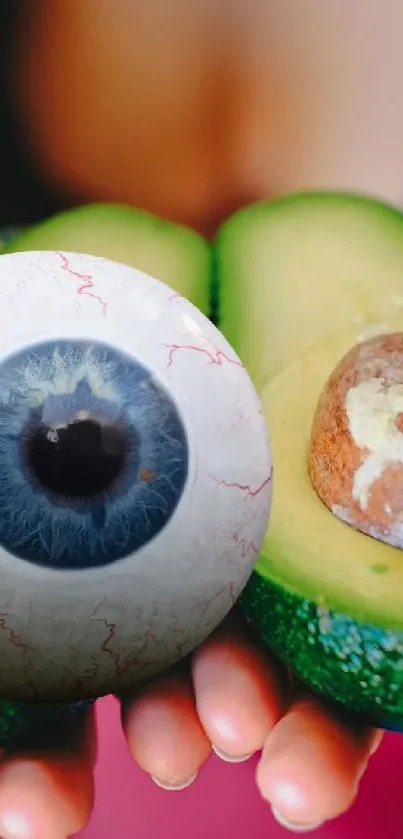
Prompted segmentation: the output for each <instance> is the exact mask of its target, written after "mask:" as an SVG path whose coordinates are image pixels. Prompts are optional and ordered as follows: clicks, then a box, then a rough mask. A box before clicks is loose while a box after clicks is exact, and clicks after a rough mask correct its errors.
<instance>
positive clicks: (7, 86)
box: [0, 0, 403, 234]
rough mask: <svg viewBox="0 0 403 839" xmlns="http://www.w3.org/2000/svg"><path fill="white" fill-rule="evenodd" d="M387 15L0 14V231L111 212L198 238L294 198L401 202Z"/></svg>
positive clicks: (124, 3) (345, 5) (5, 7)
mask: <svg viewBox="0 0 403 839" xmlns="http://www.w3.org/2000/svg"><path fill="white" fill-rule="evenodd" d="M402 28H403V6H402V4H401V3H400V2H399V0H383V2H382V3H380V2H379V0H355V2H354V3H351V0H327V2H326V3H323V2H322V0H305V1H304V3H300V2H298V0H270V2H268V0H220V2H217V0H157V1H156V2H154V3H150V4H147V3H140V2H139V0H114V2H113V3H111V2H108V0H69V2H66V0H52V2H49V0H35V2H34V3H33V2H32V0H31V1H30V0H7V2H4V3H3V4H2V6H1V9H0V39H1V43H0V60H1V63H2V73H1V78H0V82H1V90H0V94H1V107H0V113H1V120H2V123H1V131H0V142H1V158H0V159H1V166H2V178H1V193H0V224H12V225H14V224H17V223H29V222H31V221H36V220H38V219H39V218H43V217H44V216H46V215H49V214H50V213H51V212H53V211H54V210H56V209H60V208H62V207H64V206H69V205H72V204H73V205H74V204H78V203H85V202H89V201H94V200H96V201H113V202H123V203H128V204H132V205H135V206H139V207H141V208H144V209H149V210H151V211H153V212H155V213H157V214H160V215H162V216H163V217H166V218H169V219H172V220H175V221H182V222H185V223H187V224H189V225H191V226H193V227H195V228H196V229H198V230H200V231H201V232H204V233H206V234H210V233H211V232H212V231H213V230H214V229H215V227H216V226H217V224H218V223H219V221H220V220H221V219H222V218H224V217H225V216H226V215H228V214H229V212H231V211H232V210H233V209H235V208H236V207H238V206H240V205H242V204H245V203H248V202H250V201H251V200H254V199H258V198H261V197H267V196H270V195H274V194H279V193H283V192H289V191H296V190H299V189H305V188H316V187H318V188H328V187H329V188H332V187H334V188H346V189H357V190H359V191H364V192H370V193H374V194H377V195H381V196H382V197H385V198H387V199H389V200H390V201H393V202H400V201H401V199H402V198H403V155H402V152H401V149H402V147H403V108H402V105H401V90H400V88H401V76H402V70H403V57H402V52H401V32H402Z"/></svg>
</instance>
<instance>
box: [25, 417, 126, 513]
mask: <svg viewBox="0 0 403 839" xmlns="http://www.w3.org/2000/svg"><path fill="white" fill-rule="evenodd" d="M128 454H129V443H128V440H127V438H126V436H125V434H124V432H123V430H122V428H120V427H119V426H118V425H114V424H112V423H109V424H108V423H101V422H99V421H98V420H96V419H92V418H86V419H75V420H74V421H73V422H71V423H70V424H69V425H66V426H64V427H63V428H57V429H55V428H50V427H48V426H46V425H44V424H42V423H41V424H39V425H38V426H36V428H35V429H33V430H32V433H31V435H30V436H29V439H28V440H27V441H26V449H25V456H26V458H27V462H28V466H29V468H30V470H31V472H32V473H33V474H34V476H35V478H36V480H37V481H39V483H40V484H41V485H42V486H43V487H44V488H46V489H48V490H49V491H50V492H53V493H55V494H56V495H61V496H64V497H66V496H68V497H70V498H80V497H81V498H82V497H89V496H96V495H99V494H100V493H102V492H105V491H106V490H108V489H110V487H111V486H112V485H113V484H114V483H115V481H116V480H117V478H118V477H119V475H120V473H121V472H122V470H123V469H124V466H125V463H126V461H127V457H128Z"/></svg>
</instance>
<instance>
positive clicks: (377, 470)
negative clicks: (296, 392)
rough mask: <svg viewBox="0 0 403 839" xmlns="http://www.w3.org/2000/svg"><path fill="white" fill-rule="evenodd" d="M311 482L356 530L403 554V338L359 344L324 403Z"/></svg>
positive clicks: (387, 337)
mask: <svg viewBox="0 0 403 839" xmlns="http://www.w3.org/2000/svg"><path fill="white" fill-rule="evenodd" d="M309 475H310V479H311V482H312V485H313V487H314V489H315V490H316V492H317V494H318V495H319V497H320V498H321V499H322V501H323V502H324V503H325V504H326V506H327V507H329V509H330V510H332V512H333V513H334V515H336V516H337V517H338V518H340V519H342V520H343V521H345V522H347V523H348V524H350V525H351V526H352V527H354V528H355V529H356V530H360V531H362V532H363V533H367V534H368V535H370V536H373V537H374V538H376V539H380V540H381V541H383V542H387V543H389V544H391V545H395V546H396V547H399V548H403V333H394V334H391V335H382V336H378V337H376V338H372V339H370V340H369V341H365V342H364V343H362V344H357V346H355V347H354V348H353V349H352V350H350V352H349V353H347V355H346V356H345V357H344V358H343V359H342V360H341V362H340V363H339V364H338V366H337V367H336V369H335V370H334V371H333V373H332V375H331V376H330V379H329V380H328V382H327V384H326V385H325V388H324V390H323V392H322V395H321V397H320V399H319V403H318V406H317V410H316V414H315V417H314V421H313V425H312V435H311V447H310V453H309Z"/></svg>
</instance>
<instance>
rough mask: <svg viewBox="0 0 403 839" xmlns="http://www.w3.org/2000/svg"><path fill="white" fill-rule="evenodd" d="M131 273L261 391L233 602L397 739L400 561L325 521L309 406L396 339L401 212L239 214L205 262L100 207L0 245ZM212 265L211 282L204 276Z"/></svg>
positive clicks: (331, 198) (347, 202) (402, 633)
mask: <svg viewBox="0 0 403 839" xmlns="http://www.w3.org/2000/svg"><path fill="white" fill-rule="evenodd" d="M46 249H47V250H59V249H60V250H70V251H78V252H84V253H92V254H94V255H97V256H104V257H108V258H111V259H116V260H118V261H121V262H124V263H126V264H129V265H132V266H133V267H135V268H138V269H140V270H143V271H145V272H147V273H149V274H151V275H153V276H156V277H157V278H158V279H160V280H162V281H164V282H165V283H167V284H168V285H170V286H171V287H172V288H173V289H174V290H175V291H177V292H178V293H180V294H182V295H183V296H185V297H187V298H188V299H189V300H190V301H191V302H192V303H193V304H194V305H196V306H197V307H198V308H199V309H201V310H202V311H203V312H204V313H205V314H207V315H208V314H211V301H212V298H211V290H212V289H213V290H215V292H217V290H218V315H219V326H220V328H221V329H222V331H223V332H224V334H225V335H226V337H227V339H228V340H229V341H230V343H231V344H232V345H233V346H234V349H235V350H236V351H237V352H238V354H239V355H240V357H241V358H242V360H243V362H244V363H245V365H246V367H247V368H248V371H249V373H250V375H251V376H252V379H253V380H254V383H255V386H256V388H257V390H258V393H259V395H260V398H261V400H262V405H263V409H264V413H265V417H266V420H267V423H268V426H269V431H270V435H271V440H272V449H273V455H274V469H275V474H274V498H273V505H272V514H271V519H270V524H269V528H268V532H267V535H266V539H265V542H264V545H263V549H262V552H261V555H260V557H259V560H258V562H257V565H256V567H255V570H254V572H253V574H252V577H251V579H250V581H249V583H248V585H247V587H246V589H245V591H244V593H243V596H242V598H241V605H242V608H243V610H244V612H245V615H246V617H247V618H248V620H249V621H250V622H251V623H253V624H254V626H255V627H256V629H257V630H258V632H259V633H260V635H261V636H262V638H263V639H264V640H265V641H266V642H267V644H268V646H269V647H270V648H271V649H272V650H273V651H274V652H275V653H276V654H277V655H278V656H279V658H280V659H281V660H282V661H283V662H285V663H286V664H287V665H288V666H289V667H290V668H291V669H292V670H293V671H294V672H295V674H296V675H297V676H299V678H300V679H301V680H302V681H303V682H304V683H305V684H307V685H309V686H310V687H311V688H312V689H313V690H314V691H315V692H317V693H318V694H320V695H322V696H324V697H327V698H328V699H329V700H332V701H336V703H341V705H342V706H344V707H346V708H348V709H351V710H352V711H355V712H359V714H360V717H361V719H363V718H365V719H366V720H367V721H368V722H370V723H371V724H374V725H378V726H381V727H385V728H394V729H397V730H402V729H403V552H401V551H399V550H397V549H394V548H391V547H389V546H386V545H384V544H382V543H380V542H376V541H375V540H373V539H371V538H370V537H368V536H364V535H363V534H360V533H358V532H355V531H354V530H352V528H350V527H348V525H345V524H343V523H342V522H340V521H339V520H337V519H336V518H335V517H334V516H333V515H332V514H331V513H330V512H329V511H328V510H327V508H326V507H325V506H324V505H323V504H322V502H321V501H320V500H319V499H318V497H317V495H316V493H315V492H314V490H313V489H312V487H311V484H310V481H309V477H308V468H307V458H308V447H309V440H310V432H311V423H312V420H313V416H314V412H315V408H316V403H317V400H318V398H319V395H320V392H321V390H322V388H323V386H324V384H325V382H326V380H327V378H328V377H329V375H330V373H331V372H332V370H333V368H334V367H335V366H336V364H337V363H338V361H339V360H340V358H341V357H342V356H343V355H344V354H345V353H346V352H347V351H348V350H349V349H350V348H351V347H352V346H353V345H354V344H356V343H357V341H360V340H362V339H365V338H367V337H369V336H370V335H371V334H374V333H377V332H378V333H379V332H392V331H399V330H402V329H403V215H402V214H401V213H400V212H398V211H396V210H394V209H392V208H390V207H388V206H386V205H384V204H382V203H380V202H377V201H374V200H371V199H368V198H364V197H355V196H346V195H342V194H339V193H336V194H326V193H320V194H317V193H315V194H312V193H311V194H302V195H297V196H291V197H288V198H285V199H280V200H277V201H273V202H270V203H268V202H266V203H261V204H258V205H255V206H252V207H250V208H247V209H246V210H242V211H240V212H238V213H237V214H236V215H235V216H233V217H232V218H231V219H229V220H228V221H227V223H226V224H224V225H223V227H222V229H221V230H220V231H219V234H218V236H217V240H216V243H215V246H214V249H213V262H212V255H211V251H210V250H209V248H208V246H207V244H206V243H205V242H204V241H203V239H201V237H200V236H198V235H197V234H196V233H193V232H192V231H190V230H187V229H186V228H184V227H180V226H178V225H174V224H171V223H169V222H165V221H161V220H160V219H158V218H155V217H154V216H152V215H150V214H148V213H144V212H142V211H138V210H133V209H129V208H125V207H120V206H113V205H93V206H87V207H82V208H79V209H74V210H70V211H67V212H64V213H61V214H59V215H58V216H55V217H54V218H52V219H50V220H48V221H46V222H43V223H42V224H39V225H37V226H36V227H33V228H30V229H28V230H26V231H23V232H21V233H20V234H19V235H17V236H16V238H14V239H12V240H11V242H8V243H7V245H6V250H7V251H8V252H15V251H21V250H46ZM212 264H214V271H213V273H212Z"/></svg>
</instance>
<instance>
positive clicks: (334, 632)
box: [240, 571, 403, 732]
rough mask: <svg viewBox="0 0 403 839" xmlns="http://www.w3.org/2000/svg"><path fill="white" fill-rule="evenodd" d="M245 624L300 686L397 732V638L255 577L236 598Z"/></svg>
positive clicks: (401, 644) (402, 679)
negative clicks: (302, 685) (239, 596)
mask: <svg viewBox="0 0 403 839" xmlns="http://www.w3.org/2000/svg"><path fill="white" fill-rule="evenodd" d="M240 606H241V608H242V611H243V612H244V614H245V617H246V619H247V620H248V621H249V622H250V623H251V624H252V625H253V626H254V627H255V628H256V630H257V632H258V634H259V635H260V637H261V638H262V639H263V641H264V642H265V643H266V644H267V646H268V647H269V649H271V650H272V651H273V652H274V653H275V654H276V655H277V657H278V658H279V659H280V661H282V662H283V663H284V664H286V665H287V666H288V667H289V668H290V670H291V671H292V672H293V673H294V674H295V676H297V678H298V679H300V680H301V682H302V683H303V684H305V685H306V686H308V687H309V688H311V690H312V691H313V692H314V693H316V694H319V695H320V696H322V697H323V698H324V699H325V700H330V702H331V703H335V704H336V707H337V706H338V705H340V706H341V707H340V710H341V711H342V710H343V709H345V710H347V711H351V712H353V716H356V718H357V715H358V718H357V724H358V723H359V722H360V723H363V722H366V723H368V724H369V725H373V726H377V727H379V728H385V729H389V730H393V731H400V732H403V632H402V633H397V632H389V631H388V630H384V629H378V628H376V627H374V626H369V625H366V624H362V623H357V622H355V621H354V620H352V619H351V618H349V617H348V616H347V615H343V614H340V613H338V612H333V611H328V610H325V609H323V608H320V607H318V606H317V605H316V604H315V603H313V602H312V601H311V600H307V599H305V598H303V597H299V596H298V595H295V594H291V593H289V592H288V591H286V590H285V589H284V588H282V587H281V586H279V585H278V584H276V583H273V582H271V581H270V580H269V579H267V578H266V577H263V576H262V575H261V574H259V573H258V572H257V571H254V572H253V573H252V576H251V578H250V580H249V582H248V584H247V586H246V588H245V589H244V592H243V594H242V596H241V598H240Z"/></svg>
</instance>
